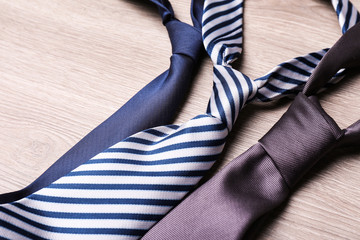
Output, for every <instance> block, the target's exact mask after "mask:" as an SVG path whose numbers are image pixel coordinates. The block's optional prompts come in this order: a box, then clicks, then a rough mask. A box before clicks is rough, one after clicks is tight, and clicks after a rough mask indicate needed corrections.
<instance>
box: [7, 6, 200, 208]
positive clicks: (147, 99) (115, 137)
mask: <svg viewBox="0 0 360 240" xmlns="http://www.w3.org/2000/svg"><path fill="white" fill-rule="evenodd" d="M152 2H153V3H155V4H156V5H157V6H158V9H159V12H160V14H161V17H162V20H163V24H164V25H165V26H166V29H167V31H168V33H169V37H170V41H171V45H172V53H173V54H172V56H171V59H170V60H171V65H170V68H169V69H168V70H167V71H165V72H164V73H162V74H161V75H159V76H158V77H157V78H155V79H154V80H153V81H151V82H150V83H149V84H148V85H147V86H145V87H144V88H143V89H141V90H140V91H139V92H138V93H137V94H136V95H134V96H133V97H132V98H131V99H130V100H129V101H128V102H127V103H126V104H125V105H124V106H122V107H121V108H120V109H119V110H118V111H116V112H115V113H114V114H113V115H112V116H111V117H109V118H108V119H107V120H105V121H104V122H103V123H102V124H100V125H99V126H98V127H96V128H95V129H94V130H93V131H91V132H90V133H89V134H88V135H87V136H85V137H84V138H83V139H81V140H80V141H79V142H78V143H77V144H76V145H75V146H74V147H72V148H71V149H70V150H69V151H68V152H66V153H65V154H64V155H63V156H62V157H60V159H58V160H57V161H56V162H55V163H54V164H53V165H52V166H51V167H50V168H49V169H48V170H47V171H46V172H45V173H43V174H42V175H41V176H40V177H39V178H38V179H36V180H35V181H34V182H33V183H32V184H30V185H29V186H27V187H26V188H24V189H22V190H20V191H17V192H12V193H8V194H2V195H0V203H4V202H11V201H16V200H18V199H20V198H22V197H25V196H27V195H29V194H31V193H33V192H35V191H37V190H39V189H41V188H43V187H46V186H48V185H49V184H50V183H52V182H53V181H55V180H56V179H58V178H60V177H62V176H64V175H65V174H67V173H68V172H70V171H71V170H73V169H74V168H76V167H78V166H79V165H81V164H82V163H84V162H86V161H88V160H89V159H90V158H92V157H93V156H95V155H96V154H98V153H99V152H102V151H104V150H105V149H107V148H108V147H110V146H112V145H114V144H115V143H117V142H119V141H121V140H123V139H125V138H126V137H128V136H130V135H132V134H134V133H136V132H139V131H142V130H144V129H147V128H150V127H154V126H159V125H164V124H170V123H171V122H172V120H173V119H174V117H175V115H176V112H177V110H178V108H179V106H180V105H181V104H182V103H183V101H184V100H185V96H186V94H185V93H187V92H188V89H189V87H190V84H191V80H192V77H193V76H192V75H193V73H194V71H195V69H196V68H197V66H198V65H199V61H198V60H199V55H200V52H201V50H202V40H201V33H200V28H201V16H202V6H203V0H193V2H192V6H191V9H192V12H191V17H192V21H193V23H194V27H192V26H190V25H188V24H186V23H183V22H180V21H178V20H177V19H175V18H174V12H173V10H172V8H171V6H170V5H169V3H167V1H155V0H153V1H152ZM163 2H164V3H163Z"/></svg>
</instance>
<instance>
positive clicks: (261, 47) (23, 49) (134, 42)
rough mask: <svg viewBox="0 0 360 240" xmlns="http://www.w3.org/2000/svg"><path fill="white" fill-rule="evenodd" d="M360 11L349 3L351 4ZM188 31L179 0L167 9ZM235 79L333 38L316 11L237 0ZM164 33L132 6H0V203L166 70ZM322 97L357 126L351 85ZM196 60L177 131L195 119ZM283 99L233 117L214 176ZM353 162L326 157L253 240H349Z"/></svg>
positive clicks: (354, 234)
mask: <svg viewBox="0 0 360 240" xmlns="http://www.w3.org/2000/svg"><path fill="white" fill-rule="evenodd" d="M353 3H354V4H355V5H356V6H357V7H358V9H360V1H359V0H354V2H353ZM172 4H173V8H174V11H175V13H176V16H177V18H179V19H180V20H182V21H184V22H187V23H191V19H190V14H189V11H190V0H176V1H172ZM244 11H245V12H244V14H245V15H244V16H245V17H244V26H245V27H244V52H243V58H242V61H241V62H240V63H238V67H237V68H238V69H240V70H241V71H243V72H244V73H245V74H247V75H248V76H250V77H251V78H255V77H259V76H262V75H264V74H265V73H266V72H267V71H269V70H270V69H271V68H273V67H274V66H275V65H277V64H279V63H281V62H282V61H285V60H287V59H290V58H293V57H296V56H300V55H304V54H306V53H308V52H312V51H317V50H320V49H322V48H326V47H330V46H332V45H333V44H334V43H335V41H336V40H337V39H338V38H339V37H340V36H341V31H340V28H339V26H338V22H337V18H336V14H335V12H334V11H333V9H332V6H331V4H330V1H325V0H303V1H297V0H286V1H285V0H247V1H246V2H245V9H244ZM170 48H171V46H170V44H169V40H168V36H167V32H166V30H165V28H164V27H163V26H162V24H161V20H160V17H159V16H158V14H157V12H156V10H155V8H154V7H152V5H151V4H149V3H147V2H146V1H132V0H102V1H95V0H87V1H73V0H71V1H70V0H51V1H49V0H33V1H26V0H15V1H6V0H0V131H1V133H0V156H1V158H0V193H5V192H9V191H14V190H18V189H20V188H22V187H25V186H26V185H28V184H29V183H31V182H32V181H33V180H35V179H36V178H37V177H38V176H39V175H41V174H42V173H43V172H44V171H45V170H46V169H47V168H48V167H49V166H50V165H51V164H52V163H54V162H55V161H56V160H57V159H58V158H59V157H60V156H61V155H62V154H64V153H65V152H66V151H67V150H68V149H69V148H70V147H71V146H73V145H74V144H75V143H76V142H77V141H79V140H80V139H81V138H82V137H84V136H85V135H86V134H87V133H88V132H89V131H91V130H92V129H93V128H95V127H96V126H97V125H98V124H100V123H101V122H102V121H103V120H105V119H106V118H107V117H108V116H110V115H111V114H112V113H113V112H114V111H116V109H118V108H119V107H121V106H122V105H123V104H124V103H125V102H126V101H127V100H128V99H129V98H131V96H132V95H134V94H135V93H136V92H137V91H138V90H140V89H141V88H142V87H143V86H144V85H145V84H146V83H148V82H149V81H150V80H152V79H153V77H155V76H157V75H158V74H160V73H161V72H163V71H164V70H166V69H167V68H168V66H169V56H170V53H171V49H170ZM350 75H351V77H347V78H345V79H344V80H343V82H341V83H340V84H338V85H337V86H336V87H334V88H332V89H329V90H328V91H327V92H326V93H324V94H322V95H321V102H322V105H323V106H324V108H325V110H326V111H327V112H328V113H329V114H330V115H331V116H332V117H333V118H334V119H335V121H336V122H337V123H338V124H339V125H340V127H342V128H344V127H347V126H348V125H350V124H351V123H353V122H355V121H356V120H358V119H359V118H360V106H359V103H360V74H350ZM211 87H212V65H211V62H210V61H209V59H208V58H206V59H205V60H204V61H203V62H202V65H201V68H200V71H199V73H198V75H197V76H196V78H195V80H194V83H193V86H192V89H191V92H190V96H189V98H188V99H187V102H186V104H185V105H184V107H183V108H182V109H181V111H180V113H179V116H178V118H177V119H176V123H181V122H184V121H186V120H188V119H190V118H191V117H193V116H195V115H197V114H199V113H204V112H205V109H206V105H207V101H208V98H209V96H210V92H211ZM289 104H290V101H289V100H281V101H277V102H274V103H270V104H251V105H248V106H247V107H246V108H245V109H244V110H243V111H242V112H241V113H240V117H239V119H238V122H237V124H236V126H235V128H234V131H233V132H232V134H231V135H230V139H229V142H228V144H227V146H226V148H225V152H224V154H223V155H222V157H221V163H220V164H219V167H221V166H224V165H225V164H226V163H227V162H229V161H231V159H233V158H234V157H236V156H237V155H239V154H241V153H242V152H244V151H245V150H246V149H247V148H249V147H250V146H251V145H253V144H255V143H256V142H257V140H258V139H259V138H261V137H262V135H264V134H265V133H266V132H267V131H268V130H269V129H270V127H271V126H272V125H273V124H274V123H275V122H276V121H277V120H278V119H279V118H280V116H281V115H282V114H283V113H284V111H285V110H286V109H287V107H288V106H289ZM359 183H360V151H359V150H356V149H352V150H351V151H350V150H347V151H346V152H345V154H344V152H340V151H337V152H336V153H335V154H332V155H331V156H327V157H326V158H325V159H324V161H322V163H321V164H319V165H318V166H316V167H315V168H314V169H313V170H312V171H311V172H310V174H308V175H307V176H306V177H305V180H304V181H303V182H301V183H300V184H299V186H298V188H297V189H296V191H295V192H294V194H293V195H292V197H291V198H290V199H289V201H288V203H287V204H286V205H285V206H284V207H282V208H281V209H278V210H276V211H275V212H274V213H273V214H271V217H270V219H269V220H268V222H267V224H266V225H265V226H264V227H263V228H261V229H260V234H259V236H258V238H259V239H284V240H285V239H306V240H308V239H360V188H359Z"/></svg>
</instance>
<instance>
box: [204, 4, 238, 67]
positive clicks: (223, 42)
mask: <svg viewBox="0 0 360 240" xmlns="http://www.w3.org/2000/svg"><path fill="white" fill-rule="evenodd" d="M242 18H243V0H232V1H223V0H208V1H205V4H204V12H203V18H202V38H203V43H204V46H205V49H206V51H207V52H208V54H209V56H210V57H211V60H212V61H213V63H214V64H218V65H228V64H230V63H231V62H233V61H235V60H236V59H237V58H238V57H239V56H240V53H241V51H242Z"/></svg>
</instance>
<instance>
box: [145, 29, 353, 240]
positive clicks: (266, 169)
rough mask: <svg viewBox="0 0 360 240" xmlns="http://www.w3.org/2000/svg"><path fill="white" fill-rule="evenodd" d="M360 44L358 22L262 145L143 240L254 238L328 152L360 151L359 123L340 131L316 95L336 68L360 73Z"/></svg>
mask: <svg viewBox="0 0 360 240" xmlns="http://www.w3.org/2000/svg"><path fill="white" fill-rule="evenodd" d="M359 39H360V23H358V24H356V25H355V26H354V27H353V28H351V29H350V30H349V31H348V32H347V33H346V34H344V36H343V37H342V38H340V40H339V41H338V42H337V43H336V44H335V45H334V46H333V47H332V48H331V49H330V50H329V52H328V53H327V54H326V55H325V56H324V58H323V59H322V61H320V63H319V65H318V66H317V67H316V69H315V70H314V72H313V74H312V75H311V77H310V78H309V81H308V82H307V84H306V86H305V87H304V91H303V93H299V94H298V96H297V97H296V99H295V100H294V102H293V103H292V104H291V106H290V107H289V109H288V110H287V112H286V113H285V114H284V115H283V116H282V117H281V119H280V120H279V121H278V122H277V123H276V124H275V125H274V126H273V127H272V129H271V130H270V131H269V132H268V133H267V134H265V136H264V137H262V138H261V139H260V140H259V143H257V144H255V145H254V146H252V147H251V148H250V149H249V150H247V151H246V152H245V153H243V154H241V155H240V156H238V157H237V158H235V159H234V160H233V161H231V162H230V163H229V164H228V165H227V166H226V167H225V168H224V169H222V170H221V171H220V172H219V173H217V174H216V175H215V176H214V177H213V178H211V179H210V180H209V181H208V182H206V183H205V184H204V185H202V186H201V187H199V188H198V189H197V190H195V191H194V192H193V193H192V194H190V195H189V196H188V197H187V198H186V199H185V200H184V201H183V202H181V203H180V204H179V205H178V206H177V207H175V208H174V209H173V210H172V211H171V212H170V213H169V214H168V215H166V216H165V217H164V218H163V219H162V220H161V221H160V222H159V223H158V224H156V225H155V226H154V227H153V228H152V229H151V230H150V231H149V232H148V233H147V234H146V235H145V236H144V237H143V239H144V240H145V239H158V240H161V239H172V240H182V239H209V240H212V239H214V240H217V239H228V240H230V239H243V238H245V239H252V237H251V236H254V235H253V234H256V232H257V231H254V229H257V228H254V226H252V224H253V223H254V222H255V221H256V220H257V219H259V218H260V217H261V216H263V215H264V214H266V213H268V212H269V211H271V210H273V209H274V208H276V207H278V206H279V205H280V204H281V203H283V202H284V201H285V200H286V199H287V198H288V197H289V195H290V191H291V189H293V188H294V185H295V184H296V183H297V182H298V181H299V180H300V179H301V178H302V176H303V175H304V174H305V173H306V172H307V171H308V170H309V169H310V168H311V167H312V166H313V165H315V164H316V162H318V161H319V160H320V159H321V158H322V157H323V156H324V155H325V154H326V153H327V154H329V153H330V152H331V151H332V150H333V149H334V148H338V147H344V145H346V146H351V145H352V146H356V147H359V145H360V120H359V121H357V122H356V123H354V124H353V125H351V126H350V127H348V128H347V129H344V130H341V129H340V127H339V126H338V125H337V124H336V123H335V121H334V120H333V119H332V118H331V117H330V116H329V115H327V113H326V112H325V111H324V109H323V108H322V107H321V105H320V103H319V101H318V100H317V98H316V97H315V96H312V94H313V93H315V92H316V89H319V87H321V86H322V85H324V84H325V83H326V81H327V80H328V79H329V78H331V76H332V75H333V74H334V73H336V70H337V69H340V68H343V67H347V66H357V68H358V69H359V66H360V41H359ZM289 132H290V133H291V134H289ZM259 223H260V222H258V223H257V224H255V225H258V224H259ZM250 227H252V228H250Z"/></svg>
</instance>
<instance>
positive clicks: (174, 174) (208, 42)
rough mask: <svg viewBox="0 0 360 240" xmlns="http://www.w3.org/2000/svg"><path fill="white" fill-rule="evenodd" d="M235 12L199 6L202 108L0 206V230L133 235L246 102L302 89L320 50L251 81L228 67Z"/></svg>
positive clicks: (162, 207) (238, 4)
mask: <svg viewBox="0 0 360 240" xmlns="http://www.w3.org/2000/svg"><path fill="white" fill-rule="evenodd" d="M242 12H243V1H237V0H235V1H215V0H207V1H206V2H205V4H204V15H203V28H202V35H203V41H204V46H205V48H206V50H207V51H208V54H209V56H210V57H211V59H212V61H213V63H214V68H213V70H214V85H213V91H212V95H211V97H210V100H209V104H208V108H207V111H206V114H201V115H198V116H196V117H194V118H193V119H191V120H189V121H188V122H186V123H184V124H182V125H167V126H160V127H155V128H151V129H148V130H145V131H142V132H139V133H137V134H134V135H132V136H130V137H128V138H126V139H125V140H123V141H121V142H119V143H116V144H115V145H113V146H112V147H110V148H108V149H106V150H105V151H103V152H101V153H99V154H97V155H96V156H95V157H93V158H91V159H90V160H88V161H87V162H86V163H84V164H82V165H80V166H79V167H77V168H76V169H74V170H73V171H71V172H70V173H69V174H67V175H65V176H63V177H61V178H60V179H58V180H57V181H55V182H53V183H52V184H50V185H49V186H47V187H45V188H43V189H41V190H39V191H37V192H35V193H33V194H31V195H29V196H27V197H25V198H23V199H21V200H18V201H15V202H12V203H8V204H3V205H0V236H1V237H5V238H11V239H22V238H25V237H28V238H32V239H49V238H50V239H138V238H139V237H141V236H142V235H144V234H145V233H146V231H147V230H148V229H149V228H150V227H151V226H153V225H154V224H155V223H156V222H157V221H159V220H160V219H161V218H162V217H163V216H164V215H165V214H166V213H167V212H168V211H169V210H170V209H171V208H173V207H174V206H175V205H177V204H178V203H179V201H180V200H181V199H182V198H183V197H184V196H185V195H186V194H187V193H188V192H189V191H190V190H192V189H193V188H194V186H195V185H196V184H197V183H198V182H199V180H200V179H201V178H202V176H203V175H204V174H205V173H206V172H207V171H208V170H209V169H210V168H211V166H212V165H213V163H214V162H215V160H216V159H217V157H218V156H219V155H220V154H221V152H222V150H223V147H224V144H225V140H226V137H227V135H228V133H229V131H231V129H232V126H233V124H234V123H235V121H236V118H237V116H238V114H239V112H240V110H241V108H242V107H243V106H244V105H245V104H246V103H248V102H250V101H252V100H259V101H269V100H272V99H274V98H279V97H283V96H288V95H293V94H296V93H297V92H299V91H301V89H302V88H303V85H304V83H305V82H306V80H307V79H308V76H310V74H311V72H312V70H313V69H314V67H315V66H316V65H317V64H318V62H319V60H320V59H321V58H322V56H323V55H324V54H325V53H326V50H322V51H319V52H316V53H311V54H308V55H306V56H303V57H298V58H295V59H292V60H290V61H288V62H285V63H282V64H280V65H279V66H277V67H276V68H274V69H273V70H272V71H270V72H269V73H268V74H266V75H265V76H264V77H261V78H258V79H256V80H254V81H253V80H251V79H250V78H249V77H247V76H246V75H244V74H242V73H241V72H239V71H237V70H235V69H233V68H231V66H230V63H231V62H232V61H234V60H235V59H236V57H237V56H239V54H240V52H241V49H242ZM339 19H340V18H339ZM350 27H351V22H350V23H349V25H348V26H347V28H350ZM341 74H342V73H340V74H338V75H337V76H335V78H334V80H336V79H338V77H339V76H341Z"/></svg>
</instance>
